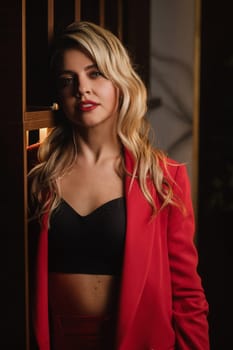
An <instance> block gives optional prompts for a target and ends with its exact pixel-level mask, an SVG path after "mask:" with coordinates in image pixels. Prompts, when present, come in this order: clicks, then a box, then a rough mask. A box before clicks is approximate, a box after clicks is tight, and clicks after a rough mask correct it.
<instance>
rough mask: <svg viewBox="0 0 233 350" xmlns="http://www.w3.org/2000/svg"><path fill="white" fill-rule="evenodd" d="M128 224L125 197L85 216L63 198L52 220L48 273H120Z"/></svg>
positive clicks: (49, 237)
mask: <svg viewBox="0 0 233 350" xmlns="http://www.w3.org/2000/svg"><path fill="white" fill-rule="evenodd" d="M125 225H126V215H125V200H124V198H123V197H120V198H116V199H113V200H111V201H109V202H107V203H105V204H103V205H101V206H100V207H98V208H97V209H95V210H94V211H93V212H91V213H90V214H88V215H86V216H81V215H79V214H78V213H77V212H76V211H75V210H74V209H73V208H72V207H71V206H70V205H69V204H68V203H67V202H66V201H65V200H62V201H61V203H60V204H59V206H58V207H57V208H56V209H55V210H54V211H53V213H52V215H51V219H50V228H49V235H48V244H49V246H48V254H49V272H64V273H87V274H104V275H117V274H120V272H121V267H122V260H123V253H124V242H125Z"/></svg>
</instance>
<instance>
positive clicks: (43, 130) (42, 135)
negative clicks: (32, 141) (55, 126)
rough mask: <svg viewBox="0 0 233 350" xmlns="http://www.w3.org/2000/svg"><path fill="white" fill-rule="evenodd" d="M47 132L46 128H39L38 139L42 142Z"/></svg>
mask: <svg viewBox="0 0 233 350" xmlns="http://www.w3.org/2000/svg"><path fill="white" fill-rule="evenodd" d="M47 134H48V128H42V129H39V141H40V142H42V141H43V140H44V139H45V137H46V136H47Z"/></svg>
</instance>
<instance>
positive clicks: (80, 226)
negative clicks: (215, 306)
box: [28, 22, 209, 350]
mask: <svg viewBox="0 0 233 350" xmlns="http://www.w3.org/2000/svg"><path fill="white" fill-rule="evenodd" d="M51 72H52V78H53V82H54V86H55V90H56V97H57V101H58V104H59V110H58V111H57V112H56V115H55V118H57V125H56V127H55V128H54V129H53V130H52V131H51V133H50V134H49V135H48V136H47V138H46V139H45V140H44V141H43V143H41V144H40V145H33V146H31V147H29V150H28V157H29V158H28V159H29V164H33V168H32V169H31V170H30V172H29V176H28V177H29V195H30V215H31V217H30V226H29V228H30V232H29V237H30V239H32V240H34V238H36V240H37V241H36V243H34V249H35V252H36V253H34V250H33V254H31V255H32V259H33V260H35V261H34V262H35V264H33V261H32V262H31V264H33V266H35V270H34V271H33V274H32V275H33V279H34V281H32V282H31V285H32V323H33V329H34V334H35V339H36V342H37V346H38V348H39V349H40V350H73V349H75V350H78V349H81V350H87V349H88V350H90V349H92V350H97V349H101V350H104V349H108V350H111V349H117V350H145V349H148V350H149V349H151V350H152V349H155V350H156V349H161V350H162V349H164V350H165V349H176V350H178V349H179V350H190V349H192V350H208V349H209V341H208V323H207V313H208V304H207V301H206V298H205V294H204V291H203V288H202V284H201V280H200V277H199V275H198V273H197V263H198V257H197V250H196V248H195V245H194V243H193V236H194V219H193V209H192V201H191V195H190V185H189V179H188V177H187V173H186V168H185V166H184V165H181V164H178V163H176V162H175V161H173V160H171V159H169V158H168V157H167V156H166V155H165V154H164V153H163V152H162V151H161V150H158V149H154V148H153V147H152V145H151V143H150V140H149V131H150V128H149V124H148V122H147V120H146V117H145V114H146V110H147V105H146V101H147V94H146V89H145V86H144V84H143V82H142V81H141V79H140V78H139V76H138V75H137V74H136V72H135V70H134V69H133V66H132V64H131V62H130V59H129V56H128V54H127V52H126V50H125V48H124V47H123V46H122V44H121V42H120V41H119V40H118V39H117V38H116V37H115V36H114V35H113V34H112V33H111V32H109V31H107V30H106V29H103V28H101V27H99V26H97V25H95V24H93V23H89V22H78V23H72V24H71V25H69V26H68V27H67V28H66V29H65V31H64V33H63V34H62V35H61V37H60V38H59V39H58V40H57V41H56V42H55V44H54V47H53V54H52V58H51ZM35 155H36V157H35ZM35 158H36V159H35ZM35 223H37V225H35Z"/></svg>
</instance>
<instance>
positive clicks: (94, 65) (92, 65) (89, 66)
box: [84, 63, 97, 71]
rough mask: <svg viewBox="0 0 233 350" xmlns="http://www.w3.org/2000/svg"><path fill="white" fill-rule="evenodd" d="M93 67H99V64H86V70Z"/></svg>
mask: <svg viewBox="0 0 233 350" xmlns="http://www.w3.org/2000/svg"><path fill="white" fill-rule="evenodd" d="M92 68H97V64H96V63H93V64H90V65H88V66H86V67H85V68H84V70H85V71H87V70H89V69H92Z"/></svg>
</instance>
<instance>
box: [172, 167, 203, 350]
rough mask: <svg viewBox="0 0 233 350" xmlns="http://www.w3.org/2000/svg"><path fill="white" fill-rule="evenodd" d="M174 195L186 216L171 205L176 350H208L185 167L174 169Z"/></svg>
mask: <svg viewBox="0 0 233 350" xmlns="http://www.w3.org/2000/svg"><path fill="white" fill-rule="evenodd" d="M174 180H175V183H174V186H173V187H174V188H173V190H174V194H175V195H176V196H177V197H178V198H179V199H180V200H181V201H182V203H183V205H184V206H185V210H186V211H185V213H182V211H181V210H180V209H179V208H177V207H175V206H171V207H170V209H169V217H168V254H169V263H170V271H171V281H172V295H173V323H174V329H175V333H176V343H177V345H176V346H177V350H190V349H192V350H208V349H209V334H208V333H209V327H208V321H207V317H208V303H207V300H206V297H205V294H204V290H203V287H202V283H201V278H200V276H199V274H198V272H197V265H198V254H197V249H196V246H195V242H194V231H195V224H194V213H193V206H192V198H191V191H190V182H189V178H188V175H187V170H186V167H185V166H183V165H180V166H177V167H176V173H175V177H174Z"/></svg>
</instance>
